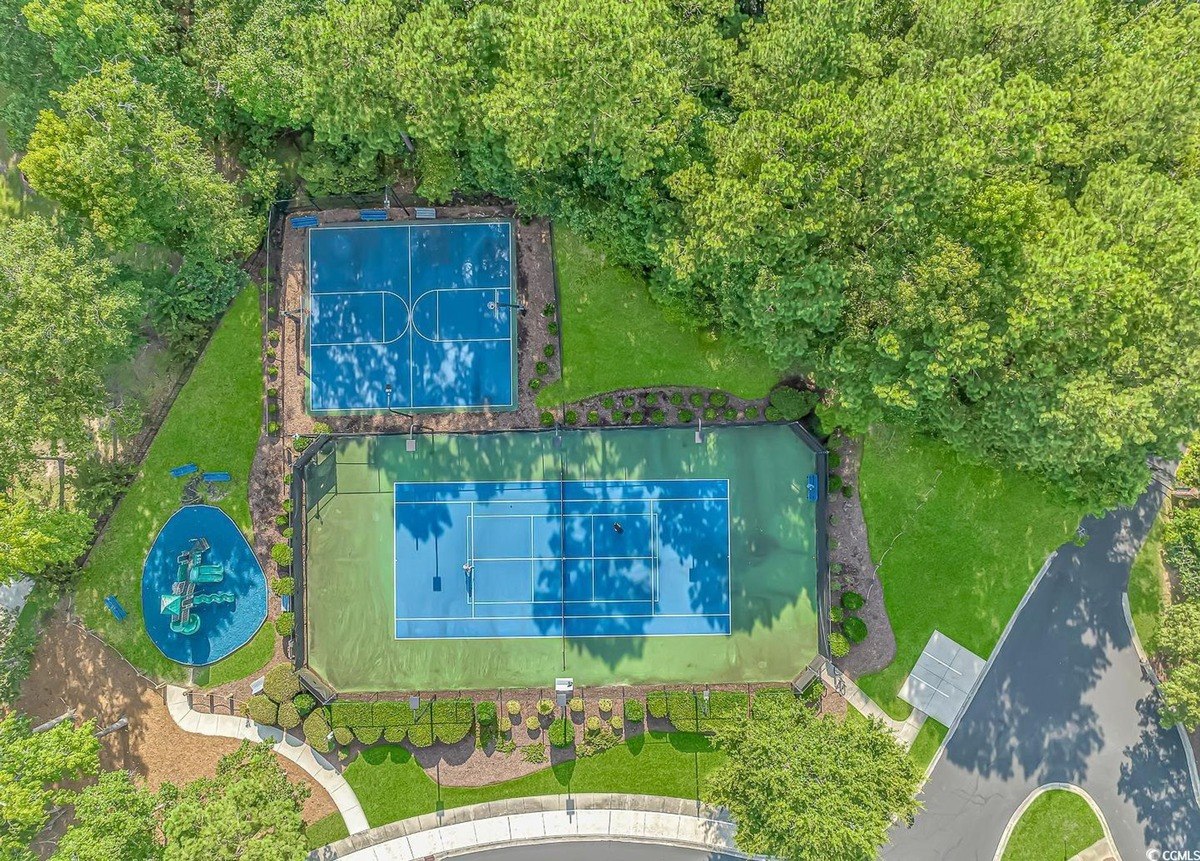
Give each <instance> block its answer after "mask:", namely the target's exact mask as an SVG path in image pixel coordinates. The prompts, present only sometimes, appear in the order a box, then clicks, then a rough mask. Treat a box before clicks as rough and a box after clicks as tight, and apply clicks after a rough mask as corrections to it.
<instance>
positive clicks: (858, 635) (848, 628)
mask: <svg viewBox="0 0 1200 861" xmlns="http://www.w3.org/2000/svg"><path fill="white" fill-rule="evenodd" d="M842 633H844V634H845V635H846V639H847V640H849V641H850V642H851V643H861V642H862V641H863V640H865V639H866V638H867V623H866V622H864V621H863V620H862V619H860V618H858V617H857V616H850V617H848V618H847V619H846V621H845V622H843V623H842Z"/></svg>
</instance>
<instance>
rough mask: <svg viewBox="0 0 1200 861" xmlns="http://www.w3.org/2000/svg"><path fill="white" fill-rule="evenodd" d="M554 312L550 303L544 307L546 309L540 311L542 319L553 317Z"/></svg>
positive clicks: (552, 304)
mask: <svg viewBox="0 0 1200 861" xmlns="http://www.w3.org/2000/svg"><path fill="white" fill-rule="evenodd" d="M554 310H555V309H554V303H553V302H551V303H549V304H548V305H546V307H545V308H543V309H542V316H543V317H553V316H554Z"/></svg>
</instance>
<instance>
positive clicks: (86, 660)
mask: <svg viewBox="0 0 1200 861" xmlns="http://www.w3.org/2000/svg"><path fill="white" fill-rule="evenodd" d="M17 708H18V709H19V710H21V711H23V712H25V713H27V714H29V715H31V716H32V718H33V720H34V722H35V723H40V722H41V721H44V720H49V719H50V718H53V717H56V716H58V715H60V714H62V713H63V712H65V711H67V710H68V709H75V710H76V713H77V714H78V716H79V718H80V720H91V719H94V720H95V721H96V723H97V724H98V725H100V726H104V725H107V724H110V723H113V722H114V721H116V720H118V719H120V718H121V717H126V718H128V719H129V727H128V729H126V730H122V731H119V732H116V733H113V734H112V735H109V736H107V737H105V738H104V739H102V740H101V744H100V762H101V765H102V766H103V767H104V768H105V769H106V770H114V769H127V770H129V771H131V772H133V773H134V774H135V775H137V776H139V777H141V778H143V779H144V780H145V781H146V783H147V785H149V786H150V787H151V788H152V789H155V788H157V787H158V786H160V785H161V784H162V783H164V782H167V781H170V782H172V783H176V784H182V783H186V782H188V781H190V780H194V779H196V778H198V777H204V776H211V775H213V774H214V773H215V772H216V767H217V760H218V759H219V758H220V757H222V756H223V755H225V754H228V753H232V752H233V751H234V750H235V749H237V746H238V742H236V741H234V740H233V739H228V738H212V737H209V736H201V735H194V734H192V733H187V732H184V731H183V730H181V729H180V728H179V727H178V726H177V725H176V723H175V721H174V720H172V719H171V715H170V713H169V712H168V711H167V707H166V704H165V703H164V702H163V697H162V692H161V691H159V690H155V689H154V687H153V686H152V685H150V684H149V683H148V682H147V681H145V679H143V678H141V677H140V676H138V674H137V673H136V672H134V670H133V668H132V667H130V666H129V664H127V663H126V662H125V661H124V660H123V659H122V658H121V657H120V656H119V655H118V654H117V653H116V652H115V651H113V650H112V649H111V648H109V647H107V646H103V645H101V643H100V642H99V641H97V640H96V639H95V638H94V637H89V636H88V635H87V634H85V633H84V632H83V631H82V630H80V629H79V628H78V627H76V626H75V625H73V624H71V623H69V622H68V621H67V620H66V618H65V616H64V615H63V614H62V613H61V612H56V613H55V614H54V616H53V617H52V618H50V619H49V620H47V622H46V624H45V626H44V627H43V629H42V637H41V642H40V643H39V645H38V648H37V651H36V652H35V654H34V656H33V664H32V668H31V671H30V674H29V678H28V679H27V680H26V681H25V684H24V686H23V688H22V690H21V698H20V699H19V700H18V701H17ZM279 764H280V765H282V766H283V768H284V770H285V771H286V772H287V774H288V777H289V778H290V779H292V780H295V781H300V782H303V783H304V784H306V785H307V786H308V787H309V789H310V790H311V793H310V795H309V798H308V800H307V801H305V803H304V819H305V821H306V822H313V821H315V820H317V819H320V818H321V817H323V816H326V815H328V814H330V813H332V812H333V811H335V810H336V809H337V808H336V807H335V806H334V803H333V799H331V798H330V797H329V795H328V794H327V793H326V792H325V790H324V789H322V788H321V786H320V785H319V784H317V783H316V782H314V781H313V780H312V779H311V778H310V777H309V776H308V774H307V773H306V772H305V771H303V770H302V769H301V768H299V767H298V766H296V765H294V764H293V763H291V762H289V761H288V760H286V759H283V758H282V757H280V758H279Z"/></svg>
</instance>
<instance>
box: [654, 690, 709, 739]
mask: <svg viewBox="0 0 1200 861" xmlns="http://www.w3.org/2000/svg"><path fill="white" fill-rule="evenodd" d="M651 714H653V712H651ZM699 715H700V704H699V698H698V697H697V696H696V695H695V694H693V693H692V692H691V691H671V692H670V693H669V694H667V720H669V721H670V722H671V726H673V727H675V729H679V730H685V731H693V732H694V731H695V730H697V729H699V727H698V726H697V723H696V721H697V719H698V718H699Z"/></svg>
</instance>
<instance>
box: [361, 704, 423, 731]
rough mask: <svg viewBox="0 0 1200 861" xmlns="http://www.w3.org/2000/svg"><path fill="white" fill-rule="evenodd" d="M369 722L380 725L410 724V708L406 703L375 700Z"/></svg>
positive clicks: (405, 725)
mask: <svg viewBox="0 0 1200 861" xmlns="http://www.w3.org/2000/svg"><path fill="white" fill-rule="evenodd" d="M371 722H372V723H376V724H379V725H380V726H384V727H387V726H401V727H407V726H411V725H412V722H413V713H412V709H410V708H409V707H408V703H402V702H396V701H395V700H385V701H383V702H377V703H375V704H374V707H373V708H372V710H371Z"/></svg>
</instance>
